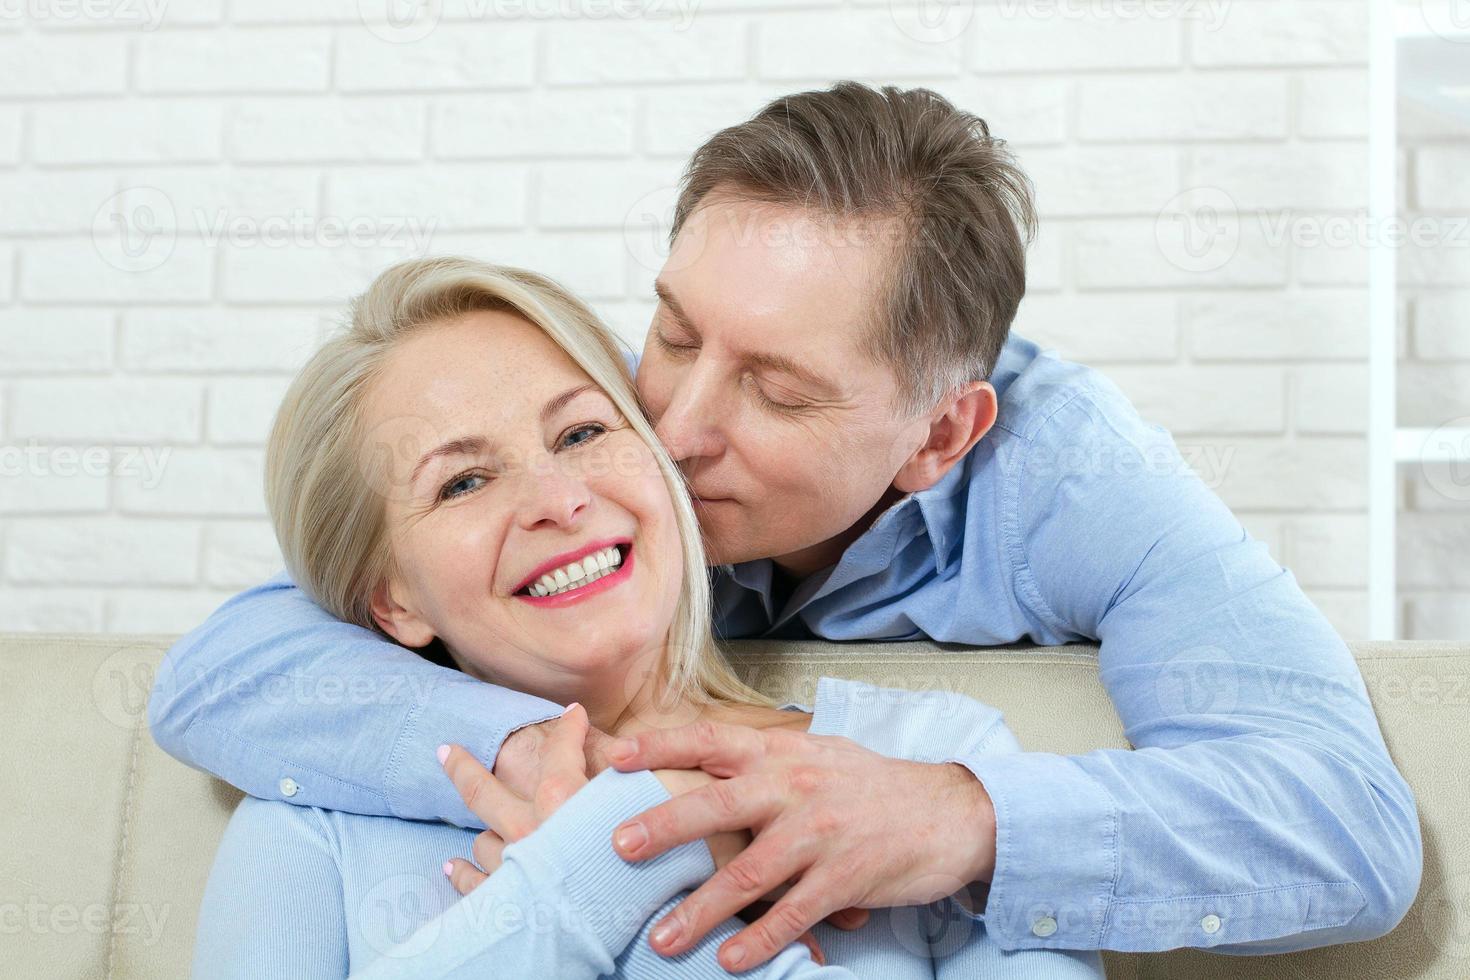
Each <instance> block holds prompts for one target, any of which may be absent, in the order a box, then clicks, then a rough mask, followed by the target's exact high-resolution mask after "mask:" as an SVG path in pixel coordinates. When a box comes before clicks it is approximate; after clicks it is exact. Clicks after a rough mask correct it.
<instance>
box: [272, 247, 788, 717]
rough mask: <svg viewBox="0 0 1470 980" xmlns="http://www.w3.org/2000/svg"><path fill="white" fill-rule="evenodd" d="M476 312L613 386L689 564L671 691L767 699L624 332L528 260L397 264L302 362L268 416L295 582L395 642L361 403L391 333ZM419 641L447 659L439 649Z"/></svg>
mask: <svg viewBox="0 0 1470 980" xmlns="http://www.w3.org/2000/svg"><path fill="white" fill-rule="evenodd" d="M480 310H503V311H507V312H511V313H515V314H517V315H519V316H520V317H522V318H524V319H525V320H527V321H529V322H530V323H531V324H533V325H535V326H537V327H539V328H540V329H541V330H542V331H544V332H545V333H546V335H547V336H548V337H550V338H551V340H552V341H553V342H555V343H556V344H557V346H559V347H560V348H561V349H562V350H563V351H565V352H566V354H567V356H568V357H570V358H571V359H572V360H573V361H574V362H576V364H577V365H578V366H579V367H580V368H581V369H582V370H583V371H585V372H586V373H587V376H588V377H589V378H591V380H592V381H593V382H594V383H595V384H597V385H598V386H599V387H600V388H601V389H602V390H603V391H604V392H606V393H607V396H608V398H610V399H611V400H612V402H613V404H614V405H615V406H616V407H617V409H618V411H619V412H620V413H622V415H623V417H624V419H626V420H627V423H628V425H629V426H630V427H632V429H633V430H634V431H635V432H637V434H638V436H639V437H640V438H641V439H642V440H643V441H644V443H646V444H647V446H648V448H649V450H650V452H652V454H653V457H654V459H655V460H656V461H657V463H658V467H659V470H660V471H661V473H662V474H663V478H664V483H665V484H666V485H667V486H668V490H669V498H670V500H671V501H672V503H673V512H674V522H675V525H676V526H677V529H678V532H679V539H680V542H681V546H682V557H683V561H684V572H685V574H684V575H683V586H682V588H681V590H680V596H679V603H678V606H677V608H676V610H675V614H674V621H673V624H672V625H671V627H670V629H669V638H668V639H669V642H668V644H667V653H666V656H665V659H664V661H663V663H662V664H661V667H662V668H663V670H664V672H665V673H664V678H665V680H666V682H667V688H666V692H665V693H666V694H667V695H668V696H671V697H674V698H676V699H678V698H688V699H690V700H693V701H695V702H699V703H710V702H723V703H730V704H758V705H763V706H766V707H772V706H774V705H775V701H774V700H773V699H771V698H770V697H767V696H766V695H764V694H761V693H760V692H759V691H756V690H755V689H754V688H751V687H750V686H748V685H747V684H745V682H744V681H742V680H741V679H740V678H739V677H738V676H737V675H736V674H735V672H734V670H733V669H732V668H731V667H730V664H729V663H728V661H726V659H725V658H724V656H723V655H722V654H721V652H720V651H719V649H718V648H717V647H716V646H715V644H714V642H713V640H712V638H711V633H710V618H711V614H710V588H709V576H708V573H707V571H706V569H705V562H704V548H703V546H702V544H701V543H700V534H699V524H698V522H697V520H696V519H695V516H694V510H693V507H692V506H691V504H690V500H689V494H688V490H687V488H686V486H685V484H684V478H683V474H682V473H680V472H679V469H678V467H676V466H675V465H674V463H673V461H672V460H671V459H670V458H669V456H668V453H667V452H666V451H665V450H664V448H663V446H662V445H660V443H659V441H658V439H657V437H656V436H655V435H654V432H653V428H652V426H651V425H649V423H648V421H647V419H646V418H645V416H644V414H643V409H642V406H641V404H640V402H639V399H638V395H637V392H636V390H635V389H634V387H633V383H632V378H631V377H630V376H629V373H628V368H627V364H626V363H625V361H624V360H623V357H622V354H621V352H620V350H619V346H618V340H617V339H616V337H615V336H614V335H613V333H612V332H611V331H610V330H609V329H608V328H607V327H606V326H605V325H604V324H603V323H602V322H601V321H600V320H599V319H598V318H597V316H596V314H594V313H593V312H592V311H591V310H590V309H588V308H587V306H586V305H585V304H583V303H582V302H581V301H580V300H578V299H577V298H576V297H575V296H573V295H571V294H570V293H569V292H567V291H566V290H565V289H563V288H562V287H561V286H560V285H558V284H557V283H556V282H554V281H553V280H551V279H549V278H547V277H545V276H542V275H538V274H536V273H534V272H528V271H526V270H524V269H516V268H511V267H508V266H498V265H492V264H490V263H488V262H480V261H476V260H474V259H469V258H460V257H442V258H426V259H415V260H412V261H408V262H402V263H399V264H398V265H395V266H393V267H391V268H389V269H387V270H386V271H384V272H383V273H382V274H381V275H380V276H378V278H377V279H376V280H375V281H374V282H373V284H372V285H371V286H370V287H369V288H368V290H367V292H365V293H363V294H362V295H361V296H358V297H357V298H356V299H354V300H353V301H352V304H351V308H350V319H349V321H348V323H347V324H346V328H345V329H344V330H342V331H340V332H339V333H337V334H336V335H334V336H333V337H332V338H331V339H329V340H328V341H327V342H326V343H325V344H324V345H323V346H322V347H321V348H320V349H319V350H318V351H317V352H316V353H315V354H314V355H313V356H312V358H311V359H310V360H309V361H308V362H307V363H306V365H305V366H304V367H303V368H302V369H301V373H300V374H299V375H297V377H296V379H295V380H294V381H293V382H292V384H291V387H290V388H289V389H288V390H287V392H286V396H285V398H284V399H283V400H282V402H281V406H280V409H279V410H278V411H277V413H276V418H275V423H274V425H273V426H272V428H271V434H270V439H269V442H268V444H267V447H266V461H265V498H266V506H267V507H268V509H269V511H270V515H271V520H272V522H273V523H274V525H275V532H276V539H277V541H278V542H279V543H280V547H281V553H282V555H283V557H284V558H285V562H286V568H287V570H288V571H289V572H290V574H291V577H292V578H293V579H294V580H295V582H296V584H297V585H298V586H299V587H300V588H301V589H303V590H304V591H305V592H306V594H307V595H309V596H311V598H312V599H313V600H314V601H315V602H316V603H317V604H318V605H320V606H321V607H322V608H323V609H326V610H327V611H328V612H330V613H332V614H333V615H334V616H336V617H337V618H338V619H341V620H344V621H345V622H349V623H355V624H357V625H358V626H364V627H367V628H369V629H372V630H375V631H377V632H378V633H380V634H382V635H383V636H385V637H387V638H388V639H393V638H392V637H391V636H388V634H387V633H386V632H384V631H383V630H382V629H381V627H380V626H379V625H378V623H377V622H376V620H375V619H374V617H373V615H372V612H371V601H372V595H373V592H374V590H375V589H376V588H377V587H378V586H379V584H380V583H382V582H383V581H385V580H386V579H387V577H388V576H389V575H390V574H391V573H392V572H393V569H394V563H393V556H392V548H391V543H390V539H389V534H388V528H387V520H386V510H387V508H386V503H385V498H384V496H383V487H382V486H381V484H379V483H378V482H377V481H376V480H374V479H371V478H368V479H365V478H364V473H363V452H364V448H365V446H366V440H367V438H368V436H369V433H368V432H367V429H366V425H365V421H364V418H363V410H362V409H363V402H364V400H365V396H366V393H367V392H368V390H369V389H370V388H371V386H372V383H373V380H374V379H375V378H376V377H377V376H378V375H379V373H380V372H381V370H382V368H383V364H384V362H385V360H386V358H387V355H388V354H389V353H390V352H391V351H392V350H393V348H394V346H395V345H396V344H397V343H398V342H399V341H401V340H402V339H404V338H405V337H406V336H408V335H409V334H411V333H413V332H414V331H416V330H418V329H420V328H422V327H424V326H427V325H429V324H432V323H435V322H440V321H445V320H451V319H454V318H457V317H460V316H463V315H464V314H467V313H471V312H474V311H480ZM395 642H396V641H395ZM438 642H439V641H437V640H436V641H435V643H433V644H430V646H431V647H435V646H438ZM419 652H421V653H425V656H427V657H428V659H431V660H434V661H435V662H437V663H440V664H441V665H444V666H452V664H450V663H449V662H448V661H447V658H446V657H445V656H443V651H442V648H441V649H440V650H437V651H434V652H429V651H428V648H425V649H424V650H422V651H419Z"/></svg>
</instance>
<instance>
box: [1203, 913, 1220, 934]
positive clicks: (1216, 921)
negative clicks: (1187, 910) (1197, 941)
mask: <svg viewBox="0 0 1470 980" xmlns="http://www.w3.org/2000/svg"><path fill="white" fill-rule="evenodd" d="M1199 927H1200V928H1201V929H1203V930H1204V931H1205V932H1207V933H1209V934H1210V935H1212V936H1213V935H1214V934H1215V933H1217V932H1219V931H1220V917H1219V916H1218V915H1207V916H1205V917H1204V918H1203V919H1200V920H1199Z"/></svg>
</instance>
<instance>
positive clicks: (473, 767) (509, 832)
mask: <svg viewBox="0 0 1470 980" xmlns="http://www.w3.org/2000/svg"><path fill="white" fill-rule="evenodd" d="M444 748H445V746H440V751H441V753H443V750H444ZM448 749H449V751H448V753H447V754H444V758H443V760H442V761H443V765H444V771H445V772H446V773H447V774H448V775H449V778H450V780H451V781H452V782H453V783H454V788H455V789H456V790H458V791H459V796H460V799H462V800H464V803H465V806H467V807H469V809H470V812H471V813H473V814H474V815H475V816H477V817H479V818H480V819H481V820H482V821H484V824H485V827H486V828H487V829H489V830H493V831H495V832H496V833H497V834H499V835H500V836H501V838H502V839H504V840H507V841H516V840H520V839H521V838H522V837H524V836H525V835H526V834H528V833H530V832H531V830H532V829H534V825H532V826H531V827H527V826H526V822H527V820H528V819H529V818H530V813H529V812H528V811H529V805H528V804H527V803H526V801H525V800H522V799H521V798H520V797H519V796H517V795H515V794H514V793H512V792H511V791H510V790H509V789H507V788H506V787H505V784H504V783H502V782H501V781H500V780H498V779H496V778H495V777H494V776H492V775H491V774H490V770H488V769H486V768H485V767H484V766H482V765H480V760H478V759H476V758H475V757H474V756H473V755H470V753H469V752H467V751H466V750H465V749H464V748H463V747H462V746H459V745H451V746H448Z"/></svg>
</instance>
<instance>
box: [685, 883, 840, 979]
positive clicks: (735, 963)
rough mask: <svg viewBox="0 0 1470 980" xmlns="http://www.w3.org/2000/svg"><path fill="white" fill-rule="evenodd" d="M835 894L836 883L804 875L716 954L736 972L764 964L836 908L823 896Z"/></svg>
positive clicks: (726, 967) (722, 963)
mask: <svg viewBox="0 0 1470 980" xmlns="http://www.w3.org/2000/svg"><path fill="white" fill-rule="evenodd" d="M732 863H733V862H732ZM727 867H728V865H727ZM711 880H713V879H711ZM833 894H836V884H835V883H830V884H824V883H822V882H821V881H819V880H813V876H811V875H808V876H807V877H806V878H803V879H802V880H801V881H799V882H797V884H796V887H795V888H793V889H791V891H790V892H788V893H787V894H786V895H784V896H783V897H782V898H781V899H780V900H778V901H777V902H776V903H775V904H774V905H772V906H771V910H770V911H769V912H767V913H766V914H765V915H763V916H761V917H760V918H759V919H758V920H756V921H755V922H753V923H751V924H750V925H748V926H746V927H745V928H744V929H742V930H740V931H739V932H737V933H736V934H735V935H734V936H731V937H730V938H729V939H728V940H726V941H725V943H724V944H723V945H722V946H720V951H719V953H718V954H717V955H718V958H719V962H720V965H721V966H723V967H724V968H725V969H726V970H730V971H736V970H750V969H753V968H755V967H757V966H760V965H761V964H763V963H765V962H766V961H767V960H769V959H770V958H771V957H773V956H775V955H776V954H777V953H779V952H781V950H783V949H785V948H786V947H787V946H789V945H791V943H792V942H794V941H795V940H796V939H797V938H798V937H799V936H800V935H801V934H802V932H803V931H805V930H807V929H809V928H811V927H812V926H813V925H815V924H816V923H817V922H820V921H821V920H822V918H823V917H825V916H826V915H828V914H829V913H830V912H832V911H833V903H832V902H831V901H830V900H829V899H827V898H824V897H823V896H824V895H833ZM690 898H693V896H692V895H691V896H690ZM685 901H688V899H686V900H685ZM677 911H678V909H675V912H677Z"/></svg>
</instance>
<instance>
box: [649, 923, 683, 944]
mask: <svg viewBox="0 0 1470 980" xmlns="http://www.w3.org/2000/svg"><path fill="white" fill-rule="evenodd" d="M652 938H653V941H654V942H656V943H658V944H659V945H660V946H670V945H672V944H673V942H674V940H675V939H677V938H679V920H678V919H674V918H668V919H665V920H664V921H662V922H660V923H659V924H658V926H657V927H656V928H655V929H654V930H653V937H652Z"/></svg>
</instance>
